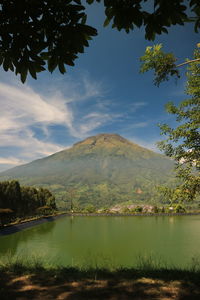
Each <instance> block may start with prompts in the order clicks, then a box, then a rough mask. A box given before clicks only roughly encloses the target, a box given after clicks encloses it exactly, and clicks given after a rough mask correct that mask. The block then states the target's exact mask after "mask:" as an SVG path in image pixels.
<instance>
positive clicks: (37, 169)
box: [0, 134, 173, 207]
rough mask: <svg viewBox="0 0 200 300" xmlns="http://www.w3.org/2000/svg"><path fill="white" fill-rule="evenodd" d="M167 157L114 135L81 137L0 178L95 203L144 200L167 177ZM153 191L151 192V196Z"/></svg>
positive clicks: (63, 199)
mask: <svg viewBox="0 0 200 300" xmlns="http://www.w3.org/2000/svg"><path fill="white" fill-rule="evenodd" d="M172 169H173V162H172V160H170V159H169V158H167V157H165V156H163V155H161V154H158V153H155V152H153V151H150V150H148V149H145V148H143V147H141V146H139V145H137V144H134V143H132V142H130V141H128V140H127V139H125V138H123V137H121V136H120V135H118V134H99V135H96V136H92V137H89V138H86V139H85V140H83V141H81V142H78V143H76V144H74V145H73V147H71V148H70V149H66V150H63V151H61V152H58V153H55V154H53V155H50V156H48V157H46V158H42V159H38V160H35V161H33V162H31V163H28V164H25V165H22V166H18V167H15V168H12V169H10V170H7V171H4V172H3V173H1V174H0V180H3V179H13V178H15V179H18V180H19V181H20V183H22V184H28V185H36V186H37V185H38V186H46V187H48V188H49V189H50V190H52V191H54V192H55V193H56V196H57V200H58V201H60V203H61V202H66V203H67V201H69V198H70V197H72V196H70V195H69V194H70V193H71V192H70V193H69V190H72V188H73V193H75V194H76V195H74V198H76V202H77V205H85V204H88V203H92V204H95V205H96V206H98V207H100V206H102V205H104V206H106V205H108V204H109V205H110V204H114V203H116V202H123V201H128V200H133V199H135V200H137V201H150V200H151V199H152V197H154V196H155V195H154V193H153V191H154V190H155V186H156V185H159V184H163V183H167V182H169V181H170V180H171V179H172ZM153 195H154V196H153Z"/></svg>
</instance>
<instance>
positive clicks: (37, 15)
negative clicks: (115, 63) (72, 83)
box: [0, 0, 200, 82]
mask: <svg viewBox="0 0 200 300" xmlns="http://www.w3.org/2000/svg"><path fill="white" fill-rule="evenodd" d="M86 2H87V3H88V4H92V3H94V2H103V3H104V7H105V16H106V19H105V22H104V26H107V25H108V24H110V23H111V24H112V27H113V28H116V29H118V30H122V29H124V30H125V31H126V32H127V33H128V32H130V31H131V30H133V29H134V28H135V27H141V26H144V27H145V38H146V39H148V40H154V38H155V36H156V34H162V33H167V32H168V31H167V28H169V27H170V26H174V25H184V24H185V23H186V22H193V23H194V25H195V28H194V29H195V31H196V32H198V29H199V28H200V3H199V0H190V1H186V0H185V1H184V0H173V1H169V0H154V2H153V1H152V0H149V1H147V0H104V1H102V0H87V1H86ZM144 2H148V3H149V6H144ZM84 3H85V1H84ZM0 4H1V5H0V65H2V66H3V68H4V70H5V71H8V70H10V71H13V72H15V73H16V74H20V76H21V81H22V82H25V80H26V77H27V74H28V72H29V73H30V75H31V76H32V77H33V78H35V79H36V78H37V73H39V72H42V71H45V70H46V67H47V68H48V70H49V71H50V72H53V71H54V70H55V69H56V68H58V69H59V71H60V72H61V73H62V74H64V73H65V72H66V68H65V66H66V65H68V66H74V61H75V59H76V58H77V57H78V55H79V53H83V52H84V47H88V46H89V43H88V41H89V40H91V39H92V37H94V36H95V35H97V30H96V29H95V28H93V27H91V26H89V25H87V24H86V21H87V15H86V13H85V12H84V10H85V6H84V5H83V1H81V0H57V1H55V0H31V1H30V0H2V1H1V2H0ZM152 4H153V10H152ZM191 15H192V17H191Z"/></svg>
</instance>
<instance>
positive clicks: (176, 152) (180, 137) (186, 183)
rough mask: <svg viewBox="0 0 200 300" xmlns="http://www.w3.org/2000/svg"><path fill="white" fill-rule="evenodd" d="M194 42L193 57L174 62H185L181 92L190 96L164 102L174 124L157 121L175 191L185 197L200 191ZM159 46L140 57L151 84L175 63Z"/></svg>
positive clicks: (198, 69)
mask: <svg viewBox="0 0 200 300" xmlns="http://www.w3.org/2000/svg"><path fill="white" fill-rule="evenodd" d="M197 46H198V48H197V49H196V50H195V51H194V58H193V59H192V60H187V61H186V63H182V64H180V65H178V66H183V65H185V64H187V73H186V76H187V84H186V90H185V92H186V94H187V95H188V96H190V97H189V98H187V99H186V100H184V101H181V102H180V104H179V105H174V104H173V102H170V103H167V105H166V110H167V112H168V113H170V114H172V115H174V116H176V121H177V122H178V126H177V127H176V128H171V127H170V126H169V125H167V124H161V125H160V128H161V134H162V135H165V136H166V137H167V138H166V140H165V141H162V142H160V143H159V147H160V149H161V150H163V151H164V153H165V154H166V155H167V156H169V157H172V158H173V159H175V162H176V174H177V177H178V178H179V179H180V180H181V183H180V185H179V187H178V189H177V190H176V195H178V194H180V195H182V196H181V198H183V192H184V194H185V198H187V199H189V200H193V199H194V198H195V196H196V195H198V194H200V173H199V171H200V49H199V44H198V45H197ZM161 48H162V46H161V45H157V46H154V47H153V48H152V47H150V48H148V49H146V52H145V55H144V56H143V57H142V58H141V60H142V61H143V65H142V72H144V71H148V70H149V69H154V71H155V84H158V83H160V82H162V81H163V80H166V79H168V77H169V75H174V74H175V73H174V72H175V71H176V68H177V67H178V66H176V65H175V58H174V56H173V54H170V55H169V54H165V53H164V52H162V51H161ZM169 57H170V59H169V60H168V58H169ZM169 61H170V62H169ZM168 62H169V63H168ZM176 75H177V74H176Z"/></svg>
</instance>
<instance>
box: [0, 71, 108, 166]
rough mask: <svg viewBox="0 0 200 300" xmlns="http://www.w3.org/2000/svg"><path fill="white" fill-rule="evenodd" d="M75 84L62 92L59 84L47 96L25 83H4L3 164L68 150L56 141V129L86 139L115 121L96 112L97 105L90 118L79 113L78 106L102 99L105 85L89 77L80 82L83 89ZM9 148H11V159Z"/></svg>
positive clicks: (0, 98)
mask: <svg viewBox="0 0 200 300" xmlns="http://www.w3.org/2000/svg"><path fill="white" fill-rule="evenodd" d="M72 82H73V81H72ZM72 82H71V81H70V84H69V83H67V84H64V85H62V88H60V89H59V85H58V86H56V85H55V86H53V87H51V88H50V91H51V94H49V92H48V94H46V95H45V93H44V92H40V93H39V92H37V91H34V90H33V89H32V88H31V87H29V86H27V85H22V84H21V83H15V84H13V83H9V84H8V83H0V107H1V110H0V124H1V126H0V165H1V164H2V165H3V164H4V165H5V164H8V165H18V164H20V163H24V162H28V161H31V160H34V159H37V158H39V157H42V156H47V155H50V154H52V153H54V152H58V151H60V150H62V149H63V148H66V144H65V143H63V141H62V140H61V142H60V143H55V142H53V135H52V133H51V129H52V126H54V127H55V126H62V128H63V130H64V131H65V134H66V136H69V135H70V136H72V137H75V138H83V137H86V136H88V135H89V134H90V132H91V131H93V130H95V129H96V128H98V127H100V126H101V125H102V124H105V123H106V122H108V121H110V120H111V119H112V116H111V115H109V114H108V113H105V112H101V111H100V112H99V111H98V112H96V111H94V109H95V105H93V106H92V107H90V110H89V112H88V113H86V115H84V113H82V112H81V111H78V112H77V111H76V108H74V106H73V104H74V103H76V102H77V101H80V100H90V101H91V100H94V101H95V97H97V98H98V100H99V98H101V97H102V95H103V92H101V84H98V83H97V82H94V83H93V82H92V81H91V80H89V78H88V76H86V77H85V78H83V79H82V83H81V82H79V83H78V87H79V88H77V84H76V83H74V85H73V84H71V83H72ZM81 84H82V90H81V88H80V87H81ZM69 86H70V88H69V91H68V90H66V89H67V87H69ZM60 87H61V86H60ZM65 95H67V96H65ZM94 101H92V102H94ZM102 110H103V109H102ZM75 112H76V114H77V113H78V116H77V115H76V116H75ZM37 131H39V132H40V133H39V134H38V132H37ZM41 133H42V134H41ZM5 149H9V152H8V155H7V156H6V153H5ZM10 154H11V155H10Z"/></svg>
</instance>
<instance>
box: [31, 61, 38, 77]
mask: <svg viewBox="0 0 200 300" xmlns="http://www.w3.org/2000/svg"><path fill="white" fill-rule="evenodd" d="M29 73H30V74H31V76H32V77H33V78H34V79H37V75H36V69H35V66H34V64H33V63H29Z"/></svg>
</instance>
